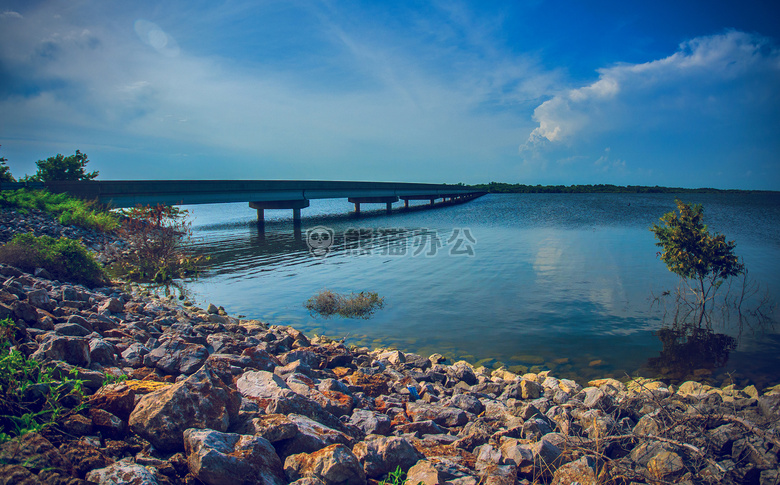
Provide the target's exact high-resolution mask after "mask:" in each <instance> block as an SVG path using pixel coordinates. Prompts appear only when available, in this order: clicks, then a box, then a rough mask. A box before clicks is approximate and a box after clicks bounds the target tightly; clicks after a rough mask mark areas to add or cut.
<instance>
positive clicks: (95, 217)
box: [0, 189, 119, 232]
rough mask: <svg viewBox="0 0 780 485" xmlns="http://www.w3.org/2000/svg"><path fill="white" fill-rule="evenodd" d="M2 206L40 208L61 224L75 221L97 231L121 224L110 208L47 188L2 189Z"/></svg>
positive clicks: (74, 223) (23, 208)
mask: <svg viewBox="0 0 780 485" xmlns="http://www.w3.org/2000/svg"><path fill="white" fill-rule="evenodd" d="M0 206H2V207H10V208H14V209H17V210H19V211H22V212H25V211H29V210H41V211H44V212H48V213H50V214H53V215H55V216H57V217H58V219H59V221H60V223H61V224H73V225H76V226H80V227H85V228H87V229H92V230H95V231H101V232H109V231H113V230H114V229H116V228H117V227H119V218H118V217H117V216H116V215H114V214H112V213H111V212H107V211H104V210H100V209H99V208H97V206H96V204H95V203H93V202H87V201H84V200H81V199H74V198H72V197H70V196H68V195H67V194H52V193H50V192H47V191H45V190H27V189H20V190H13V191H10V190H7V191H3V192H1V193H0Z"/></svg>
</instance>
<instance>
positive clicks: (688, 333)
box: [648, 325, 737, 383]
mask: <svg viewBox="0 0 780 485" xmlns="http://www.w3.org/2000/svg"><path fill="white" fill-rule="evenodd" d="M657 335H658V338H659V340H661V344H662V345H663V350H661V353H660V355H659V356H658V357H652V358H650V359H649V360H648V367H649V368H650V370H651V371H653V374H654V375H656V376H659V377H661V378H663V379H667V380H669V381H671V382H673V383H677V382H680V381H684V380H688V379H691V378H694V379H701V378H703V377H708V376H710V375H712V374H713V373H714V371H715V370H716V369H720V368H722V367H724V366H725V365H726V362H728V359H729V353H730V352H731V351H733V350H735V349H736V348H737V339H736V338H734V337H732V336H730V335H725V334H722V333H715V332H713V331H712V330H711V329H709V328H699V327H696V326H694V325H691V326H689V327H688V328H684V329H681V330H674V329H671V328H662V329H661V330H658V332H657Z"/></svg>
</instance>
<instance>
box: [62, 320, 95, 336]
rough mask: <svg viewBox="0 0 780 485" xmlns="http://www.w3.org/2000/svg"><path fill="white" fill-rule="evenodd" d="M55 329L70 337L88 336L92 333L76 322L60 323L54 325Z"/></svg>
mask: <svg viewBox="0 0 780 485" xmlns="http://www.w3.org/2000/svg"><path fill="white" fill-rule="evenodd" d="M54 331H55V332H57V333H58V334H60V335H67V336H69V337H86V336H87V335H89V334H91V333H92V332H91V331H90V330H88V329H86V328H84V327H82V326H81V325H78V324H75V323H58V324H57V325H55V326H54Z"/></svg>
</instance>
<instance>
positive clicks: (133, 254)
mask: <svg viewBox="0 0 780 485" xmlns="http://www.w3.org/2000/svg"><path fill="white" fill-rule="evenodd" d="M121 214H122V215H123V217H124V219H123V222H122V227H121V228H120V230H119V235H120V237H121V238H122V239H123V240H124V241H126V242H127V244H128V246H129V250H128V251H125V252H124V253H122V254H120V255H119V256H118V261H119V262H118V268H119V272H120V274H122V275H123V276H124V277H126V278H128V279H131V280H134V281H142V282H155V283H167V282H170V281H172V280H173V279H175V278H183V277H186V276H192V275H196V274H197V273H198V271H199V270H200V268H201V266H202V265H203V263H204V262H205V261H206V258H204V257H202V256H194V255H191V254H188V253H187V252H186V251H185V250H184V249H183V247H184V245H185V243H186V242H188V240H189V239H190V237H191V236H192V230H191V228H190V223H188V222H187V220H186V216H187V211H186V210H182V209H179V208H177V207H173V206H166V205H160V204H158V205H156V206H138V207H134V208H132V209H125V210H123V211H121Z"/></svg>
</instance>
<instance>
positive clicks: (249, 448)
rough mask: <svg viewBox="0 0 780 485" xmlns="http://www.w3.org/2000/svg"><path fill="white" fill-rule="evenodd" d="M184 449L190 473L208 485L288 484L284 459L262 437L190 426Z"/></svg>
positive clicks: (185, 433)
mask: <svg viewBox="0 0 780 485" xmlns="http://www.w3.org/2000/svg"><path fill="white" fill-rule="evenodd" d="M184 449H185V450H186V452H187V463H188V465H189V468H190V472H191V473H192V474H193V475H195V477H196V478H198V480H200V481H202V482H204V483H206V484H208V485H233V484H235V483H242V484H247V485H249V484H253V485H254V484H257V485H285V484H286V483H287V482H286V480H285V479H284V472H283V469H282V461H281V460H280V459H279V456H278V455H277V454H276V450H274V447H273V446H272V445H271V443H270V442H268V440H266V439H264V438H261V437H259V436H248V435H239V434H232V433H220V432H219V431H214V430H211V429H194V428H191V429H188V430H186V431H185V432H184Z"/></svg>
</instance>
